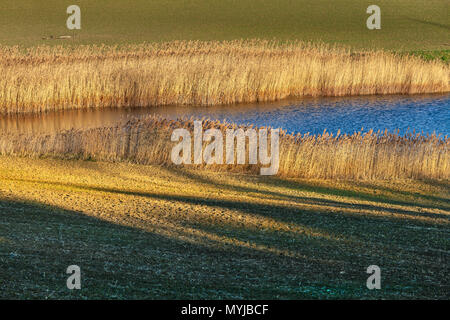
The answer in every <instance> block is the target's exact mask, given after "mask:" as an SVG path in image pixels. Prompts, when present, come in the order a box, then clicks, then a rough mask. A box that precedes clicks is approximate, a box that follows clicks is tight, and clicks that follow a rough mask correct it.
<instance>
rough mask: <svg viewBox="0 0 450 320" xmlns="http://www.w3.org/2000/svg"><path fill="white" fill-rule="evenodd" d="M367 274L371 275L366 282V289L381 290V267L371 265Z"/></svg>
mask: <svg viewBox="0 0 450 320" xmlns="http://www.w3.org/2000/svg"><path fill="white" fill-rule="evenodd" d="M367 273H368V274H371V276H370V277H369V278H367V281H366V287H367V289H369V290H373V289H378V290H379V289H381V269H380V267H379V266H376V265H371V266H368V267H367Z"/></svg>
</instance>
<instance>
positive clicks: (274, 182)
mask: <svg viewBox="0 0 450 320" xmlns="http://www.w3.org/2000/svg"><path fill="white" fill-rule="evenodd" d="M163 170H164V169H163ZM166 170H167V172H172V173H173V172H176V173H177V174H178V175H181V176H183V177H184V178H188V179H190V180H192V181H193V182H196V183H202V184H206V185H210V186H212V187H215V188H219V189H225V190H230V191H236V192H246V193H253V194H255V195H259V194H261V195H268V196H271V197H272V199H279V200H294V201H298V202H299V204H300V203H302V204H310V205H320V206H331V207H336V208H342V209H363V210H372V211H374V210H382V211H386V212H391V213H394V214H405V215H413V216H423V217H429V218H437V217H442V218H444V219H447V218H448V219H450V215H445V214H444V215H443V214H436V213H427V212H417V211H412V210H405V209H392V208H387V207H382V206H376V205H371V204H370V205H369V204H352V203H347V202H344V201H334V200H330V199H323V198H316V197H302V196H297V195H290V194H285V193H281V192H273V191H268V190H261V189H257V188H252V187H247V186H246V187H243V186H239V185H233V184H227V183H223V182H218V181H217V180H212V179H208V178H206V177H205V176H204V175H199V174H195V173H194V172H191V171H186V170H182V169H174V170H168V169H166ZM256 179H258V180H256V181H255V183H259V184H262V185H268V186H276V187H286V188H288V189H291V190H293V191H309V192H315V193H321V194H326V195H333V196H345V197H349V198H355V199H360V200H367V201H373V202H378V203H383V204H395V205H406V206H415V207H420V208H428V209H444V208H443V207H440V206H431V205H423V204H421V203H417V202H408V201H401V200H396V199H391V198H387V197H386V196H374V195H371V194H368V193H363V192H359V191H358V192H355V191H351V190H343V189H338V188H330V187H323V186H317V185H309V184H308V183H306V182H304V183H301V182H294V181H288V180H283V179H280V178H272V177H257V178H256ZM358 185H359V186H365V187H368V188H371V189H375V190H380V191H388V192H391V193H394V194H399V195H404V196H414V197H419V198H424V199H426V200H431V201H439V202H444V203H447V204H449V206H450V203H449V200H448V199H444V198H439V197H435V196H427V195H420V194H413V193H408V192H404V191H399V190H395V189H390V188H384V187H379V186H374V185H372V184H369V183H366V184H365V183H358Z"/></svg>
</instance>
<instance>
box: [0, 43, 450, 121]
mask: <svg viewBox="0 0 450 320" xmlns="http://www.w3.org/2000/svg"><path fill="white" fill-rule="evenodd" d="M449 70H450V67H449V66H448V65H445V64H443V63H441V62H439V61H432V62H426V61H423V60H421V59H419V58H416V57H412V56H403V57H400V56H397V55H394V54H391V53H386V52H382V51H377V52H351V51H350V50H349V49H346V48H337V47H330V46H327V45H312V44H305V43H301V42H292V43H288V44H286V43H285V44H281V43H277V42H268V41H260V40H252V41H250V40H249V41H244V40H242V41H229V42H216V41H213V42H193V41H190V42H189V41H179V42H169V43H161V44H142V45H127V46H123V47H117V46H111V47H109V46H79V47H76V48H62V47H45V46H44V47H37V48H30V49H27V50H21V49H19V48H18V47H2V48H1V49H0V72H1V74H2V77H1V79H0V113H3V114H6V113H18V112H43V111H48V110H60V109H69V108H97V107H106V106H108V107H109V106H116V107H117V106H118V107H122V106H157V105H171V104H178V105H216V104H232V103H240V102H255V101H273V100H277V99H282V98H286V97H301V96H307V95H308V96H344V95H368V94H394V93H402V94H413V93H431V92H448V91H449V89H450V85H449Z"/></svg>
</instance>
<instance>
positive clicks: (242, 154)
mask: <svg viewBox="0 0 450 320" xmlns="http://www.w3.org/2000/svg"><path fill="white" fill-rule="evenodd" d="M193 135H194V138H193V139H192V138H191V133H190V132H189V131H188V130H187V129H184V128H180V129H175V130H174V131H173V132H172V136H171V141H172V142H178V144H177V145H175V146H174V147H173V148H172V152H171V160H172V162H173V163H174V164H176V165H181V164H203V163H206V164H224V163H226V164H238V165H244V164H246V159H247V152H246V150H248V164H252V165H257V164H258V163H259V164H260V165H263V166H268V167H262V168H261V169H260V174H261V175H275V174H277V172H278V169H279V164H280V154H279V153H280V138H279V129H274V130H270V152H269V147H268V146H269V142H268V139H269V137H268V136H269V130H268V129H259V131H258V132H257V131H256V130H255V129H253V128H249V129H247V130H245V131H244V129H241V128H239V129H227V130H226V133H225V135H226V138H225V141H224V137H223V134H222V131H221V130H219V129H215V128H211V129H208V130H206V131H205V132H203V125H202V122H201V121H194V132H193ZM180 139H181V141H180ZM247 140H248V144H247V143H246V142H247ZM204 142H206V143H207V145H206V146H205V148H203V143H204ZM224 146H225V159H224ZM247 146H248V147H247ZM235 147H236V148H235ZM235 150H236V152H235ZM269 153H270V155H269ZM192 158H193V160H192ZM224 160H225V162H224Z"/></svg>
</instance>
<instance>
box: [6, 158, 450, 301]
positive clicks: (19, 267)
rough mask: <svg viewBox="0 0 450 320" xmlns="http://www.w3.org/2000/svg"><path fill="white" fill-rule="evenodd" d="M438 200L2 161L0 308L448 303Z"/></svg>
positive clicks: (443, 193) (90, 165) (444, 227)
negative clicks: (74, 282) (78, 276)
mask: <svg viewBox="0 0 450 320" xmlns="http://www.w3.org/2000/svg"><path fill="white" fill-rule="evenodd" d="M186 185H189V188H186ZM449 196H450V195H449V185H448V183H447V182H426V181H423V182H417V181H414V182H412V181H397V182H385V183H384V182H377V183H375V182H373V183H363V182H351V181H349V182H343V181H342V182H339V181H334V182H332V183H331V182H326V181H319V180H317V181H312V180H308V181H305V180H298V179H287V180H283V179H279V178H273V177H261V176H250V175H243V174H231V173H227V174H224V173H213V172H207V171H204V172H201V173H200V172H198V171H197V172H196V171H192V170H166V169H164V168H162V167H157V166H141V165H130V164H111V163H102V162H89V161H84V162H83V161H61V160H43V159H42V160H30V159H23V158H11V157H4V156H2V157H0V211H1V219H2V223H1V224H0V244H1V245H0V269H1V270H2V272H1V273H0V288H1V290H0V297H2V298H49V299H54V298H63V299H64V298H111V299H123V298H153V299H154V298H210V299H214V298H217V299H221V298H269V299H273V298H275V299H277V298H287V299H292V298H297V299H298V298H368V299H370V298H400V299H401V298H440V299H444V298H446V299H448V298H449V292H450V290H449V289H450V288H449V275H448V272H447V270H446V263H447V262H446V261H448V258H449V249H450V242H449V239H450V237H449V232H450V229H449V217H450V205H449V202H448V199H449ZM71 264H77V265H79V266H80V267H81V272H82V289H81V290H79V291H69V290H68V289H66V286H65V285H66V277H67V275H66V274H65V270H66V268H67V266H69V265H71ZM372 264H376V265H378V266H380V268H381V270H382V289H381V290H374V291H370V290H368V289H367V288H366V285H365V284H366V279H367V277H368V275H367V274H366V268H367V267H368V266H369V265H372Z"/></svg>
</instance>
